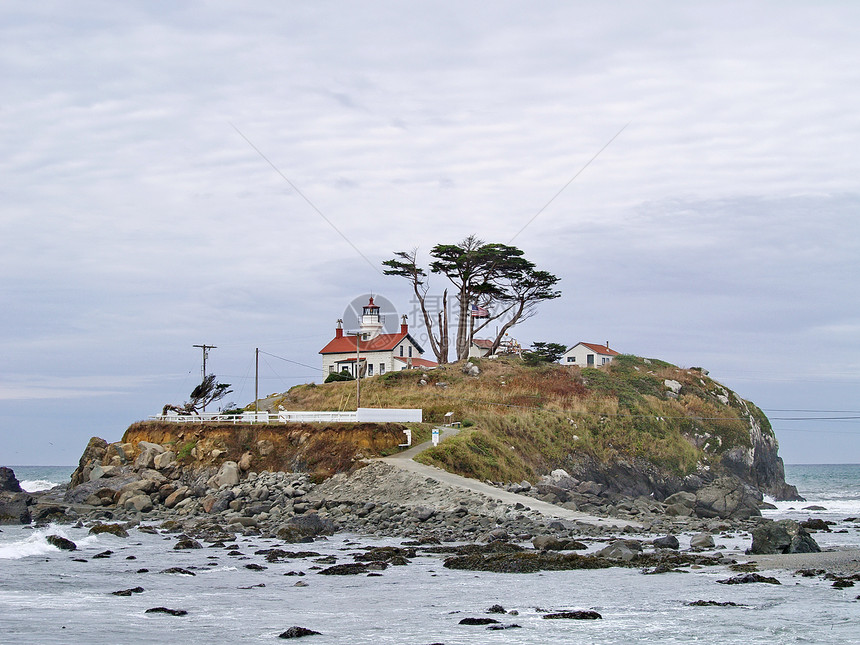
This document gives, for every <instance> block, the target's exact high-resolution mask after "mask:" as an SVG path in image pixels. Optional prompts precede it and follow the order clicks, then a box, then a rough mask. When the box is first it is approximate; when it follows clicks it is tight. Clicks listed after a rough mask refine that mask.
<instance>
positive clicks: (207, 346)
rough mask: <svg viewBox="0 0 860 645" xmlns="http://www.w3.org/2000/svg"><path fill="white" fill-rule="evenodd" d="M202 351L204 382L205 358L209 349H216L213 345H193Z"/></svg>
mask: <svg viewBox="0 0 860 645" xmlns="http://www.w3.org/2000/svg"><path fill="white" fill-rule="evenodd" d="M194 347H199V348H200V349H202V350H203V380H204V381H205V380H206V358H207V357H208V356H209V350H210V349H217V348H216V347H215V345H194ZM203 412H206V406H205V405H204V406H203Z"/></svg>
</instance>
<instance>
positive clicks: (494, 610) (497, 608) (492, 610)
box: [487, 605, 508, 614]
mask: <svg viewBox="0 0 860 645" xmlns="http://www.w3.org/2000/svg"><path fill="white" fill-rule="evenodd" d="M487 613H488V614H506V613H508V612H507V611H505V608H504V607H502V606H501V605H493V606H491V607H489V608H488V609H487Z"/></svg>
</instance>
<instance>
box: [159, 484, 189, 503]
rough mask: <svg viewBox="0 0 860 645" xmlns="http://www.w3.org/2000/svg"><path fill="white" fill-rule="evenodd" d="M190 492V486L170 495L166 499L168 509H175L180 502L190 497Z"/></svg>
mask: <svg viewBox="0 0 860 645" xmlns="http://www.w3.org/2000/svg"><path fill="white" fill-rule="evenodd" d="M190 490H191V489H189V488H188V486H181V487H179V488H177V489H176V490H175V491H173V492H172V493H170V495H168V496H167V497H166V498H165V500H164V505H165V506H166V507H167V508H173V507H174V506H176V505H177V504H178V503H179V502H181V501H182V500H183V499H185V498H186V497H188V495H189V493H190Z"/></svg>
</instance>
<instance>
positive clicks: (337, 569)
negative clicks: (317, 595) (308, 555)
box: [319, 562, 384, 576]
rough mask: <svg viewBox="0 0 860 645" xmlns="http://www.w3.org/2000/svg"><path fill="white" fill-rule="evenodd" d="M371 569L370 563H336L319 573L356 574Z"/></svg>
mask: <svg viewBox="0 0 860 645" xmlns="http://www.w3.org/2000/svg"><path fill="white" fill-rule="evenodd" d="M380 564H384V563H380ZM369 571H370V568H369V566H368V565H366V564H359V563H357V562H356V563H350V564H336V565H334V566H333V567H329V568H328V569H323V570H322V571H320V572H319V574H320V575H322V576H354V575H358V574H361V573H367V572H369Z"/></svg>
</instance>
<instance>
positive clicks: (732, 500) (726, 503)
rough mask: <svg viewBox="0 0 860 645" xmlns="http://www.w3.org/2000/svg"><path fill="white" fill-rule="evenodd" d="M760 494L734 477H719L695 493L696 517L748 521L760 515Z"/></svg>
mask: <svg viewBox="0 0 860 645" xmlns="http://www.w3.org/2000/svg"><path fill="white" fill-rule="evenodd" d="M761 502H762V494H761V492H760V491H758V490H757V489H755V488H752V487H751V486H749V485H748V484H745V483H744V482H742V481H741V480H740V479H738V478H736V477H720V478H719V479H716V480H715V481H713V482H711V483H710V484H708V485H707V486H703V487H702V488H700V489H699V490H698V491H696V507H695V514H696V515H697V516H698V517H704V518H712V517H720V518H723V519H726V518H733V519H749V518H750V517H758V516H760V515H761V511H760V510H759V504H761Z"/></svg>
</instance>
